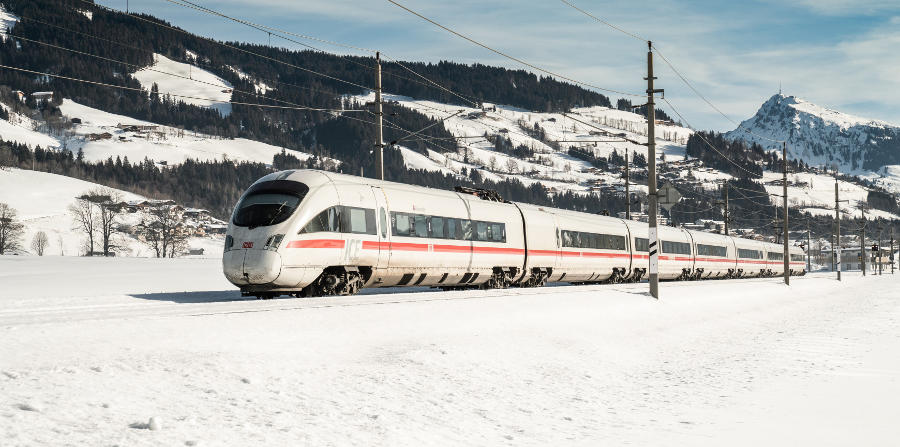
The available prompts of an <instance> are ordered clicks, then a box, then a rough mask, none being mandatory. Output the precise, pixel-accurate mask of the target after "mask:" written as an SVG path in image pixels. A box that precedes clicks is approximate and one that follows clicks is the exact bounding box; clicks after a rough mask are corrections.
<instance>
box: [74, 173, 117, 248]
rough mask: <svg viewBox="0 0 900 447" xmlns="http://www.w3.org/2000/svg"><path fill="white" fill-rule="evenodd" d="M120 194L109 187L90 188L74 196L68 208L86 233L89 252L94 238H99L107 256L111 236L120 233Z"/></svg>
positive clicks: (111, 239)
mask: <svg viewBox="0 0 900 447" xmlns="http://www.w3.org/2000/svg"><path fill="white" fill-rule="evenodd" d="M121 200H122V196H121V194H119V193H118V192H116V191H114V190H112V189H109V188H104V187H100V188H96V189H92V190H90V191H88V192H86V193H84V194H82V195H80V196H78V197H77V198H76V203H75V205H74V206H72V207H70V208H69V211H70V212H71V213H72V215H73V217H74V218H75V223H76V225H77V226H78V227H79V229H81V230H82V231H84V232H85V233H86V234H87V235H88V240H89V242H90V250H89V251H90V252H92V253H93V252H94V240H95V239H94V238H95V237H98V238H99V239H100V246H101V247H102V249H103V256H109V255H110V253H111V252H112V249H113V248H114V247H113V236H115V235H116V234H119V233H121V232H122V231H121V225H120V222H119V215H120V214H122V208H121V204H120V202H121Z"/></svg>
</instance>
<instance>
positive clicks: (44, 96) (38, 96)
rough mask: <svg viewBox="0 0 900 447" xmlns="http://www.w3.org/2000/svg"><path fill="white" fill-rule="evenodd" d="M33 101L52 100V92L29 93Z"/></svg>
mask: <svg viewBox="0 0 900 447" xmlns="http://www.w3.org/2000/svg"><path fill="white" fill-rule="evenodd" d="M31 97H32V98H34V101H35V102H36V103H38V104H40V103H41V102H47V101H52V100H53V92H34V93H32V94H31Z"/></svg>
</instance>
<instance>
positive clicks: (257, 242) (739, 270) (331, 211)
mask: <svg viewBox="0 0 900 447" xmlns="http://www.w3.org/2000/svg"><path fill="white" fill-rule="evenodd" d="M647 234H648V226H647V224H646V223H641V222H634V221H625V220H622V219H616V218H612V217H608V216H598V215H593V214H587V213H579V212H574V211H567V210H560V209H554V208H549V207H539V206H534V205H529V204H521V203H510V202H505V201H503V200H502V199H500V198H499V197H498V196H497V195H496V193H491V192H489V191H483V190H471V189H465V188H462V189H459V190H457V191H444V190H437V189H432V188H424V187H419V186H411V185H403V184H398V183H391V182H384V181H379V180H373V179H367V178H360V177H354V176H348V175H342V174H335V173H331V172H323V171H315V170H297V171H283V172H277V173H273V174H270V175H267V176H265V177H263V178H261V179H259V180H258V181H257V182H255V183H254V184H253V185H251V187H250V188H249V189H248V190H247V191H246V192H245V193H244V194H243V195H242V197H241V199H240V201H239V202H238V204H237V205H236V207H235V211H234V213H233V215H232V217H231V221H230V222H229V228H228V231H227V233H226V242H225V250H224V254H223V258H222V267H223V272H224V274H225V276H226V278H228V280H229V281H231V282H232V283H233V284H235V285H237V286H238V287H240V288H241V290H242V292H243V293H244V294H247V295H256V296H259V297H264V298H267V297H272V296H276V295H280V294H292V295H296V296H313V295H316V296H318V295H348V294H353V293H355V292H356V291H358V290H359V289H360V288H362V287H386V286H432V287H442V288H459V287H486V288H497V287H508V286H510V285H517V286H541V285H543V284H544V283H545V282H548V281H567V282H573V283H593V282H602V281H607V282H617V281H624V280H630V281H636V280H640V279H642V278H646V274H647V271H648V264H649V261H648V259H649V252H648V249H649V247H648V245H649V243H648V240H647V238H646V236H647ZM657 249H658V250H659V276H660V279H663V280H673V279H703V278H720V277H732V276H734V277H740V276H768V275H772V274H777V273H779V272H782V271H783V259H781V258H780V257H779V256H780V255H781V251H780V250H781V248H780V246H777V245H775V244H767V243H764V242H759V241H752V240H746V239H740V238H733V237H728V236H722V235H716V234H710V233H700V232H691V231H687V230H684V229H680V228H672V227H660V228H659V245H658V247H657ZM802 256H803V252H802V250H800V249H799V248H796V247H795V248H793V249H792V250H791V259H790V263H791V264H790V265H791V273H792V274H802V273H805V266H804V265H803V262H802Z"/></svg>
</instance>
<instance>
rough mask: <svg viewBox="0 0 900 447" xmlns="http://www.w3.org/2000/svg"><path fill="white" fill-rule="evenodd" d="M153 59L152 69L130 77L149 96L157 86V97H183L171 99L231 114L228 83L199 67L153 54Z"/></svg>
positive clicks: (229, 86) (146, 69)
mask: <svg viewBox="0 0 900 447" xmlns="http://www.w3.org/2000/svg"><path fill="white" fill-rule="evenodd" d="M153 58H154V60H155V61H156V62H155V63H154V64H153V65H151V66H150V67H147V68H144V69H141V70H138V71H137V72H135V73H134V74H133V75H132V76H133V77H134V78H135V79H137V80H138V82H140V83H141V87H143V88H145V89H146V90H147V91H148V92H149V91H150V89H151V87H153V84H156V85H157V86H158V87H159V94H160V96H165V95H166V94H167V93H168V94H174V95H182V97H175V98H173V99H175V100H176V101H184V102H185V103H187V104H193V105H196V106H200V107H208V108H211V109H215V110H218V111H219V113H221V114H222V116H228V115H229V114H231V89H232V88H233V87H232V86H231V84H230V83H229V82H228V81H226V80H224V79H222V78H220V77H218V76H216V75H214V74H212V73H210V72H208V71H206V70H203V69H201V68H199V67H195V66H193V65H191V64H185V63H182V62H178V61H173V60H172V59H169V58H167V57H165V56H163V55H161V54H154V55H153ZM172 75H176V76H172ZM184 96H188V97H189V98H185V97H184Z"/></svg>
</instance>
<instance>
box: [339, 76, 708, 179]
mask: <svg viewBox="0 0 900 447" xmlns="http://www.w3.org/2000/svg"><path fill="white" fill-rule="evenodd" d="M383 97H384V100H385V101H396V102H397V103H399V104H400V105H402V106H404V107H407V108H410V109H413V110H416V111H418V112H420V113H422V114H424V115H426V116H429V117H430V118H432V119H443V120H444V121H443V123H444V127H445V128H446V129H447V131H448V132H450V133H451V134H452V135H454V136H456V137H464V138H463V139H460V140H459V142H458V144H459V145H460V146H461V147H463V148H464V149H457V147H455V145H453V144H450V143H440V144H436V145H429V146H428V149H427V151H428V156H427V157H426V156H424V155H423V154H421V153H418V152H415V151H412V150H409V149H408V148H406V149H402V152H403V156H404V163H405V164H406V166H408V167H414V168H417V169H426V170H429V171H439V172H444V173H449V174H460V173H461V171H462V169H463V168H465V169H467V170H470V171H471V170H472V169H477V170H479V172H480V173H481V174H482V176H483V177H484V178H486V179H488V180H493V181H504V180H506V179H515V180H518V181H520V182H522V183H523V184H525V185H531V184H534V183H540V184H542V185H544V186H546V187H548V188H553V190H554V191H556V192H564V191H573V192H577V193H583V194H586V193H588V191H589V187H590V186H589V182H591V181H594V180H598V179H602V180H603V181H604V182H605V183H606V184H611V185H615V184H622V183H623V179H622V178H621V177H620V176H619V175H618V174H611V173H588V172H584V171H585V170H586V169H587V168H590V167H591V165H590V164H589V163H587V162H585V161H582V160H579V159H576V158H573V157H571V156H569V155H568V154H567V150H568V148H569V146H576V147H580V148H583V149H587V150H590V151H592V152H593V153H594V154H595V155H596V156H598V157H608V156H609V155H610V154H611V153H612V152H613V151H614V150H615V151H616V152H617V153H618V154H619V155H623V156H624V154H625V151H626V149H627V150H628V151H629V153H630V154H643V155H644V156H646V154H647V148H646V146H645V145H643V144H635V143H634V142H626V141H613V142H608V141H605V140H617V139H618V140H621V137H609V136H599V135H592V134H591V132H595V131H596V130H597V129H598V128H599V129H603V130H605V131H607V132H609V133H611V134H613V135H623V136H624V137H627V138H628V139H630V140H632V141H637V142H641V141H646V132H647V125H646V120H645V118H644V117H643V116H641V115H637V114H634V113H631V112H625V111H621V110H617V109H610V108H607V107H583V108H576V109H573V110H572V112H571V113H570V114H569V115H570V116H572V117H575V119H577V120H579V121H583V122H587V123H590V124H591V125H590V126H589V125H586V124H583V123H580V122H577V121H575V120H573V119H570V118H568V117H567V116H564V115H563V114H560V113H540V112H530V111H527V110H524V109H520V108H517V107H512V106H506V105H494V104H489V105H486V108H488V109H490V110H487V111H482V109H477V108H471V107H463V106H457V105H449V104H443V103H439V102H434V101H427V100H417V99H414V98H410V97H406V96H401V95H394V94H385V95H383ZM351 99H353V100H355V101H358V102H360V103H365V102H370V101H373V100H374V93H371V92H370V93H368V94H366V95H360V96H354V97H352V98H351ZM454 114H455V115H454ZM451 115H453V116H451ZM448 117H449V118H448ZM535 125H537V126H539V127H540V128H541V129H543V131H544V133H545V134H546V139H547V140H553V141H560V140H565V141H569V140H571V141H573V142H567V143H561V146H562V147H561V150H559V151H557V150H555V149H553V148H552V147H551V146H549V145H547V144H545V143H544V142H543V141H540V140H539V139H536V138H534V137H532V136H530V135H528V134H527V133H526V131H525V129H523V126H525V127H527V128H528V129H533V128H534V126H535ZM691 133H693V131H692V130H690V129H687V128H683V127H679V126H675V125H669V124H659V125H658V126H657V135H658V138H657V144H658V158H662V157H663V156H667V157H675V158H676V159H679V160H680V159H682V158H683V157H684V153H685V149H684V145H685V144H686V142H687V138H688V137H689V136H690V135H691ZM485 134H487V135H492V136H495V137H503V138H508V139H509V140H510V141H511V142H512V144H513V146H514V147H515V146H519V145H524V146H527V147H529V148H531V149H532V150H533V151H534V152H535V155H536V156H535V157H534V158H532V159H528V160H525V159H521V158H517V157H513V156H509V155H506V154H503V153H501V152H498V151H496V150H495V149H494V145H493V144H491V143H490V142H489V141H488V140H487V139H485V138H483V136H484V135H485ZM597 140H604V141H603V142H599V143H598V142H597ZM492 159H493V160H494V163H493V165H492V163H491V160H492ZM510 161H511V162H512V163H510ZM510 167H512V168H510ZM708 179H709V181H714V180H716V179H714V178H713V176H708ZM642 188H643V189H642ZM635 190H636V191H638V190H646V187H641V186H639V185H638V186H637V187H636V188H635Z"/></svg>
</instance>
